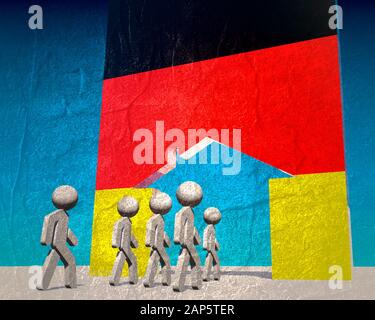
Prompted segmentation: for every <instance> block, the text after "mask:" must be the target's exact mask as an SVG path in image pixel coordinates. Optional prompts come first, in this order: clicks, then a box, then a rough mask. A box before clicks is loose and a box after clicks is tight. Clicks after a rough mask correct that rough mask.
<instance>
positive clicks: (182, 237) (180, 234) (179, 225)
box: [173, 181, 203, 292]
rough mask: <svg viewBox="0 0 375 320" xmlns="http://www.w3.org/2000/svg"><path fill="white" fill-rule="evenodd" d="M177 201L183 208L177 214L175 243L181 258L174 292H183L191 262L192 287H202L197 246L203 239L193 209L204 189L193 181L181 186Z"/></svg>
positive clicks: (199, 200) (179, 258) (200, 198)
mask: <svg viewBox="0 0 375 320" xmlns="http://www.w3.org/2000/svg"><path fill="white" fill-rule="evenodd" d="M176 196H177V199H178V201H179V202H180V204H181V205H182V206H183V208H182V209H181V210H180V211H179V212H178V213H177V214H176V220H175V229H174V242H175V243H176V244H180V245H181V252H180V256H179V257H178V263H177V268H176V273H177V279H176V282H175V283H174V286H173V290H174V291H180V292H181V291H183V290H184V287H185V280H186V272H187V268H188V265H189V262H190V265H191V273H192V274H191V276H192V287H193V289H200V288H201V287H202V274H201V269H200V259H199V255H198V252H197V250H196V249H195V245H198V244H200V242H201V239H200V237H199V234H198V231H197V229H196V228H195V226H194V212H193V209H192V208H193V207H195V206H197V205H198V204H199V203H200V202H201V201H202V198H203V192H202V188H201V187H200V185H199V184H197V183H195V182H193V181H187V182H184V183H183V184H181V185H180V186H179V187H178V189H177V193H176Z"/></svg>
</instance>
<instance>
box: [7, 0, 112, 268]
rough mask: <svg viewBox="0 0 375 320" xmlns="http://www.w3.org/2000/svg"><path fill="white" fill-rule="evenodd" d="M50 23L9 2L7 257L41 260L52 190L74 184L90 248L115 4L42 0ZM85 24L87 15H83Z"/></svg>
mask: <svg viewBox="0 0 375 320" xmlns="http://www.w3.org/2000/svg"><path fill="white" fill-rule="evenodd" d="M38 3H40V5H42V7H43V8H44V29H43V30H30V29H29V28H28V25H27V21H28V18H29V15H28V13H27V11H28V8H29V3H28V2H26V1H14V2H12V3H8V4H7V5H6V8H5V9H4V12H5V10H6V12H7V15H6V17H5V18H4V20H2V22H4V26H2V28H1V30H0V35H1V39H2V40H1V43H2V44H1V50H0V51H1V53H0V65H1V75H2V76H1V77H0V96H1V100H0V111H1V117H0V128H1V130H0V146H1V152H0V154H1V156H0V171H1V174H0V225H1V228H0V238H1V239H2V241H1V242H0V264H1V265H8V266H20V265H32V264H42V263H43V259H44V257H45V255H46V254H47V252H48V251H47V248H45V247H42V246H41V245H40V243H39V240H40V233H41V228H42V224H43V218H44V216H45V215H46V214H48V213H49V212H51V211H53V210H54V207H53V205H52V203H51V194H52V191H53V189H54V188H56V187H57V186H59V185H61V184H71V185H73V186H74V187H75V188H76V189H77V190H78V193H79V202H78V205H77V206H76V208H74V209H73V210H71V213H72V214H71V220H70V227H71V228H72V230H74V232H75V234H76V235H77V236H78V238H79V241H80V243H79V246H77V247H76V248H74V249H73V252H74V254H75V256H76V258H77V262H78V263H79V264H85V265H87V264H88V263H89V256H90V244H91V225H92V214H93V203H94V193H95V172H96V162H97V145H98V135H99V117H100V107H101V92H102V79H103V67H104V51H105V48H104V47H105V31H106V6H105V4H104V3H101V2H99V1H90V4H89V3H88V1H74V2H69V3H67V2H64V3H62V2H60V3H59V2H57V1H39V2H38ZM83 22H84V23H83Z"/></svg>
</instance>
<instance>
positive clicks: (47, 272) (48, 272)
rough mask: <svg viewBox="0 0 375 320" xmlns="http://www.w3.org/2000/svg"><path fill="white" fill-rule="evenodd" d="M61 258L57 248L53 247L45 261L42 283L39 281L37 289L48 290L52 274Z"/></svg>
mask: <svg viewBox="0 0 375 320" xmlns="http://www.w3.org/2000/svg"><path fill="white" fill-rule="evenodd" d="M59 260H60V256H59V254H58V253H57V251H56V250H55V249H51V250H50V252H49V253H48V256H47V257H46V260H45V261H44V265H43V275H42V281H41V283H38V285H37V289H39V290H46V289H48V287H49V284H50V282H51V279H52V276H53V274H54V272H55V270H56V266H57V263H58V262H59Z"/></svg>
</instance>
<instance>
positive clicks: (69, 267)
mask: <svg viewBox="0 0 375 320" xmlns="http://www.w3.org/2000/svg"><path fill="white" fill-rule="evenodd" d="M56 250H57V252H58V253H59V254H60V258H61V260H62V262H63V263H64V269H65V270H64V277H65V287H67V288H71V289H73V288H77V271H76V259H75V258H74V256H73V254H72V253H71V251H70V250H69V249H68V247H65V246H64V247H61V248H57V249H56Z"/></svg>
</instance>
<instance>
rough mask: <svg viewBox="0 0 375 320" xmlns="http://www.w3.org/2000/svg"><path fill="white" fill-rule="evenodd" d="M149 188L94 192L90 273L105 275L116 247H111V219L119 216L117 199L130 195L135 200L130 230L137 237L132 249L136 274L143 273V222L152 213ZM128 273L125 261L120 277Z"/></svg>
mask: <svg viewBox="0 0 375 320" xmlns="http://www.w3.org/2000/svg"><path fill="white" fill-rule="evenodd" d="M152 190H153V189H137V188H125V189H111V190H98V191H96V193H95V204H94V222H93V229H92V244H91V258H90V275H91V276H109V275H110V274H111V272H112V267H113V263H114V261H115V258H116V254H117V251H118V249H114V248H112V231H113V226H114V224H115V222H116V221H117V220H118V219H120V218H121V216H120V215H119V213H118V212H117V202H118V201H119V200H120V199H121V198H122V197H123V196H132V197H134V198H135V199H137V200H138V202H139V212H138V213H137V215H136V216H135V217H133V218H131V221H132V231H133V233H134V236H135V237H136V239H137V240H138V245H139V246H138V248H137V249H133V250H134V253H135V255H136V257H137V262H138V274H139V276H143V275H144V274H145V272H146V268H147V262H148V258H149V255H150V249H149V248H147V247H146V246H145V239H146V224H147V221H148V219H149V218H150V217H151V216H152V212H151V210H150V208H149V202H150V199H151V196H152ZM127 275H128V268H127V264H126V263H125V266H124V270H123V276H127Z"/></svg>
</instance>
